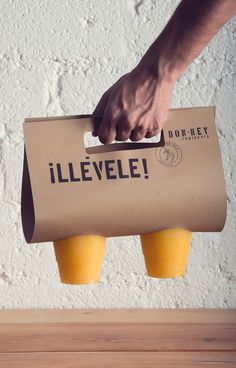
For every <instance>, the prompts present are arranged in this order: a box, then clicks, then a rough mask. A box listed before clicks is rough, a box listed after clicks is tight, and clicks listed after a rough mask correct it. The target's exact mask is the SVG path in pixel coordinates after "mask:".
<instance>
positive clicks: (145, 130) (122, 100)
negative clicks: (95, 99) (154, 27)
mask: <svg viewBox="0 0 236 368" xmlns="http://www.w3.org/2000/svg"><path fill="white" fill-rule="evenodd" d="M235 14H236V0H182V1H181V3H180V4H179V6H178V7H177V9H176V11H175V13H174V14H173V16H172V18H171V19H170V21H169V23H168V24H167V25H166V27H165V28H164V30H163V31H162V33H161V34H160V36H159V37H158V38H157V40H156V41H155V42H154V43H153V44H152V45H151V46H150V48H149V49H148V50H147V52H146V53H145V55H144V56H143V57H142V59H141V61H140V62H139V64H138V65H137V66H136V68H134V69H133V70H132V71H131V72H130V73H127V74H125V75H124V76H123V77H121V78H120V79H119V80H118V81H117V82H116V83H115V84H114V85H113V86H112V87H110V88H109V89H108V90H107V91H106V92H105V93H104V95H103V96H102V98H101V100H100V101H99V103H98V105H97V107H96V109H95V110H94V113H93V116H94V117H100V120H97V122H98V123H97V126H96V128H95V130H94V133H93V134H94V135H95V136H96V135H98V136H99V139H100V141H101V142H102V143H110V142H112V141H113V140H114V139H116V140H121V141H123V140H126V139H128V138H130V139H131V140H134V141H138V140H140V139H142V138H143V137H146V138H150V137H152V136H155V135H156V134H158V133H159V132H160V130H161V129H162V127H163V125H164V123H165V121H166V118H167V113H168V109H169V107H170V103H171V97H172V91H173V88H174V85H175V83H176V81H177V79H178V78H179V77H180V75H181V74H182V73H183V72H184V70H185V69H186V68H187V67H188V65H189V64H191V62H192V61H193V60H194V58H195V57H196V56H197V55H198V54H199V53H200V52H201V51H202V49H203V48H204V47H205V46H206V45H207V44H208V43H209V42H210V40H211V39H212V38H213V36H214V35H215V34H216V33H217V32H218V31H219V29H220V28H221V27H222V26H223V25H224V24H225V23H226V22H227V21H228V20H229V19H230V18H231V17H232V16H233V15H235Z"/></svg>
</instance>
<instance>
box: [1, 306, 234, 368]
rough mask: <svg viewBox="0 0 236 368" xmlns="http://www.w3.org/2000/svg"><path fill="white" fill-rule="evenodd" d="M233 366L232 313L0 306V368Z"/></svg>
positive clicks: (223, 311)
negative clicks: (20, 308) (21, 308)
mask: <svg viewBox="0 0 236 368" xmlns="http://www.w3.org/2000/svg"><path fill="white" fill-rule="evenodd" d="M16 367H17V368H28V367H33V368H42V367H44V368H45V367H48V368H54V367H57V368H67V367H68V368H78V367H79V368H92V367H93V368H95V367H99V368H100V367H101V368H108V367H109V368H114V367H119V368H120V367H122V368H141V367H142V368H146V367H148V368H152V367H153V368H154V367H155V368H159V367H162V368H169V367H172V368H173V367H177V368H182V367H183V368H187V367H188V368H191V367H194V368H198V367H214V368H215V367H216V368H218V367H221V368H222V367H225V368H231V367H232V368H233V367H234V368H235V367H236V310H223V309H195V310H194V309H184V310H183V309H182V310H181V309H80V310H74V309H73V310H64V309H63V310H2V311H0V368H16Z"/></svg>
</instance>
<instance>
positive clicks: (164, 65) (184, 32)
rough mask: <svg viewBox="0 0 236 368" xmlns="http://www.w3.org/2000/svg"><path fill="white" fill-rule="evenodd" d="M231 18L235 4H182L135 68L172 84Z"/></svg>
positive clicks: (235, 0)
mask: <svg viewBox="0 0 236 368" xmlns="http://www.w3.org/2000/svg"><path fill="white" fill-rule="evenodd" d="M235 14H236V0H182V1H181V3H180V4H179V6H178V7H177V9H176V11H175V13H174V14H173V16H172V18H171V19H170V21H169V23H168V24H167V26H166V27H165V28H164V30H163V31H162V33H161V34H160V36H159V37H158V38H157V40H156V41H155V42H154V43H153V44H152V45H151V46H150V48H149V49H148V51H147V52H146V54H145V55H144V56H143V58H142V60H141V62H140V63H139V65H140V66H143V65H144V66H145V67H146V68H151V69H152V71H153V72H154V73H157V75H158V76H159V78H160V79H164V80H168V79H169V80H173V81H174V80H176V79H177V78H178V77H179V76H180V75H181V74H182V72H183V71H184V70H185V69H186V68H187V66H188V65H189V64H191V62H192V61H193V60H194V58H195V57H196V56H197V55H198V54H199V53H200V52H201V51H202V49H203V48H204V47H205V46H206V45H207V44H208V43H209V42H210V40H211V39H212V38H213V36H214V35H215V34H216V33H217V32H218V31H219V29H220V28H221V27H222V26H223V25H224V24H225V23H226V22H227V21H228V20H229V19H230V18H231V17H232V16H233V15H235Z"/></svg>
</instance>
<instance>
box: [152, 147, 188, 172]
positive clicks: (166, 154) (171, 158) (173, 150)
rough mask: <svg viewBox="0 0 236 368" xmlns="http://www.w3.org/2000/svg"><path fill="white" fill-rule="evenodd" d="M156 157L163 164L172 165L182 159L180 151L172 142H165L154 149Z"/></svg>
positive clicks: (175, 164) (177, 163)
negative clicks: (162, 145)
mask: <svg viewBox="0 0 236 368" xmlns="http://www.w3.org/2000/svg"><path fill="white" fill-rule="evenodd" d="M156 158H157V160H158V161H159V162H161V163H162V164H163V165H165V166H170V167H174V166H177V165H179V164H180V162H181V161H182V151H181V149H180V147H179V146H178V145H177V144H176V143H174V142H166V143H165V146H164V147H161V148H157V149H156Z"/></svg>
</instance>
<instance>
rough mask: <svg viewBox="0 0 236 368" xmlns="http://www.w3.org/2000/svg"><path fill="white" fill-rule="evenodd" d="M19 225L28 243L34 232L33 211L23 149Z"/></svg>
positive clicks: (26, 163)
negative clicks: (20, 224)
mask: <svg viewBox="0 0 236 368" xmlns="http://www.w3.org/2000/svg"><path fill="white" fill-rule="evenodd" d="M21 223H22V228H23V234H24V237H25V240H26V242H27V243H30V242H31V241H32V238H33V234H34V230H35V210H34V201H33V194H32V188H31V181H30V175H29V167H28V161H27V155H26V149H25V147H24V161H23V174H22V187H21Z"/></svg>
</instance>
